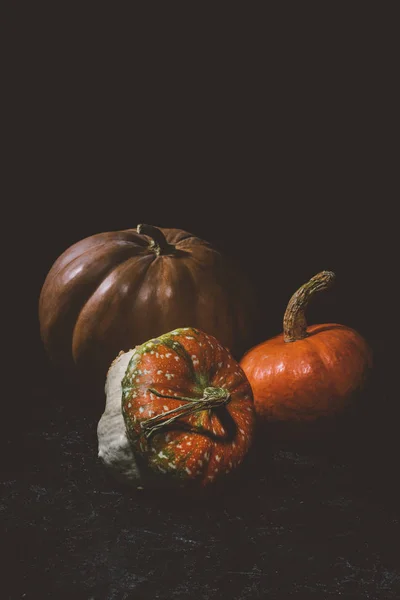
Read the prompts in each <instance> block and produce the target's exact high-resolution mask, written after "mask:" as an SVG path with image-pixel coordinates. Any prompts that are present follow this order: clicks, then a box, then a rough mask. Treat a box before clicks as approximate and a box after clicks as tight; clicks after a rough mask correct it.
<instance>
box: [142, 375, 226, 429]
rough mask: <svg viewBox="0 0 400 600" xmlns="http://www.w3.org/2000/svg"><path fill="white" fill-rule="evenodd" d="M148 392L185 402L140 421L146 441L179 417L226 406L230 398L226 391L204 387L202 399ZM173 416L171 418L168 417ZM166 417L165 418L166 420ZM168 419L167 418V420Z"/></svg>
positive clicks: (154, 391) (153, 391)
mask: <svg viewBox="0 0 400 600" xmlns="http://www.w3.org/2000/svg"><path fill="white" fill-rule="evenodd" d="M149 392H151V393H152V394H155V395H156V396H158V397H159V398H172V399H173V400H181V401H183V402H187V403H186V404H184V405H183V406H177V407H176V408H173V409H172V410H168V411H167V412H165V413H162V414H159V415H156V416H155V417H151V418H150V419H146V420H145V421H142V422H141V424H140V426H141V428H142V429H143V434H144V436H145V438H146V439H148V438H149V437H150V436H152V435H153V433H156V432H157V431H159V430H160V429H164V428H165V427H168V425H170V424H171V423H173V422H174V421H176V420H177V419H179V417H183V416H187V415H192V414H193V413H196V412H199V411H201V410H207V409H212V408H216V407H217V406H224V405H225V404H228V402H229V401H230V399H231V397H230V394H229V392H228V391H227V390H225V389H223V388H216V387H206V388H205V389H204V392H203V397H202V398H190V397H187V396H169V395H168V394H160V392H157V391H156V390H154V389H152V388H149ZM170 415H173V416H170ZM166 417H167V418H166ZM168 417H169V418H168Z"/></svg>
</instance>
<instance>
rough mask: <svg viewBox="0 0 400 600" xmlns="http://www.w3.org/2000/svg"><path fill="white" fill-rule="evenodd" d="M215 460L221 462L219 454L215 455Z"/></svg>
mask: <svg viewBox="0 0 400 600" xmlns="http://www.w3.org/2000/svg"><path fill="white" fill-rule="evenodd" d="M215 460H216V461H218V462H219V461H220V460H221V457H220V456H219V455H218V454H216V455H215Z"/></svg>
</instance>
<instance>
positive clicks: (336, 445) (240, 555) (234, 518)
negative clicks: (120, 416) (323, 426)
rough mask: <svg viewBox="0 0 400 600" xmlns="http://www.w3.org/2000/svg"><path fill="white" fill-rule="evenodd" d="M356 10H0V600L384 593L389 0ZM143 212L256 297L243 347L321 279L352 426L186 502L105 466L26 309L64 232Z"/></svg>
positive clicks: (392, 141)
mask: <svg viewBox="0 0 400 600" xmlns="http://www.w3.org/2000/svg"><path fill="white" fill-rule="evenodd" d="M355 7H356V5H352V8H353V10H354V12H353V13H352V12H351V10H350V7H349V6H345V5H341V7H340V8H336V7H333V6H330V7H329V8H327V7H325V8H324V10H325V12H324V11H322V10H321V8H320V7H317V6H314V7H313V9H312V10H311V9H310V10H309V14H305V11H304V7H303V8H302V9H301V10H299V9H298V8H297V7H295V5H286V6H285V7H282V12H281V14H279V15H278V14H273V11H272V10H271V9H270V12H269V14H267V11H266V10H265V7H264V10H261V8H260V7H259V6H258V5H256V6H255V5H249V6H245V5H241V6H240V7H233V6H231V5H229V7H228V6H219V10H218V9H217V8H216V7H214V6H211V5H209V6H208V8H200V7H199V6H197V7H195V8H193V7H191V10H189V9H188V8H187V7H186V6H183V5H179V6H178V5H175V6H174V7H171V6H169V7H168V9H166V8H165V7H162V6H161V5H154V6H152V7H151V8H150V10H149V11H148V13H147V14H142V13H140V14H139V10H138V9H136V10H137V12H136V14H135V15H133V16H132V17H131V16H129V17H128V15H124V14H123V12H122V11H121V9H120V7H113V8H112V10H111V9H110V8H108V9H106V8H103V9H102V8H99V7H97V6H96V9H94V8H93V11H92V12H90V14H89V13H88V14H84V13H83V11H79V10H77V9H75V12H74V11H73V10H72V9H71V8H67V7H64V9H63V10H58V12H56V11H55V10H54V9H50V8H49V7H47V8H46V10H44V9H42V8H38V7H35V8H34V10H32V9H31V8H28V7H25V8H24V9H20V10H19V12H18V14H15V15H13V16H11V18H10V19H9V22H8V27H7V30H8V31H7V33H8V34H9V35H8V36H7V40H6V52H5V69H4V73H3V85H2V87H3V96H4V99H5V110H4V111H3V125H4V130H5V135H4V137H3V143H4V149H5V155H6V159H5V162H4V164H3V172H4V178H3V179H4V181H5V183H6V187H5V192H4V200H5V201H4V204H3V216H4V218H3V240H4V241H5V242H6V243H5V251H4V261H3V262H4V271H3V273H4V282H6V285H5V287H4V290H5V291H4V292H3V301H5V310H4V322H5V325H6V328H5V332H6V337H5V340H7V346H6V350H5V352H6V354H7V357H8V359H10V360H8V361H7V363H6V368H5V374H4V379H5V380H6V381H5V383H9V384H10V388H9V390H8V391H7V392H6V393H5V402H4V405H5V406H4V408H3V420H2V429H3V435H2V443H3V445H4V449H3V450H2V454H1V455H2V465H3V469H2V473H3V477H2V483H1V485H2V488H3V492H4V493H3V494H2V500H1V504H0V508H1V514H2V516H3V519H2V527H3V535H2V540H3V542H4V555H5V559H6V562H5V571H4V574H5V578H4V589H5V592H4V594H5V595H4V597H5V598H12V599H14V598H22V597H26V598H47V597H49V598H64V597H65V598H72V597H74V598H87V599H89V598H96V599H97V598H101V599H102V598H105V599H114V598H116V599H119V598H121V599H122V598H138V599H139V600H141V599H142V598H143V599H147V598H150V597H151V598H160V599H168V600H169V599H175V598H177V599H186V598H191V599H196V600H197V599H199V600H200V599H202V600H203V599H204V600H209V599H210V600H211V599H214V598H220V597H221V596H222V595H223V594H224V593H226V595H227V597H229V598H231V599H232V600H234V599H238V600H239V598H240V599H249V600H252V599H257V598H265V597H268V598H269V599H274V598H276V599H278V598H279V599H286V598H289V597H292V596H296V597H298V598H303V597H304V598H308V599H312V600H313V599H314V598H315V600H320V599H321V600H325V599H326V598H332V599H336V598H346V599H351V598H371V599H380V598H384V599H391V598H398V597H400V550H399V543H398V539H399V511H398V505H399V494H398V489H397V479H398V457H399V451H400V447H399V446H400V444H399V441H398V426H397V423H398V417H399V409H398V393H397V392H396V390H395V388H394V386H392V384H391V381H392V378H393V375H392V373H393V369H395V366H396V365H395V357H396V354H395V353H394V352H393V345H392V338H393V337H395V329H396V322H395V313H396V303H397V300H396V298H397V296H396V295H395V294H394V291H393V290H394V286H395V283H396V263H395V257H396V253H395V249H394V246H395V244H394V240H395V239H396V221H395V212H394V206H395V202H396V200H398V197H399V195H398V189H399V188H398V173H397V172H396V169H397V170H398V139H399V137H398V134H399V129H398V94H397V85H398V81H397V80H398V76H397V73H398V56H399V48H398V41H397V36H396V35H395V32H394V31H392V24H393V23H394V22H395V19H394V15H392V14H390V8H389V5H385V6H380V7H379V10H377V11H376V12H374V11H373V10H371V11H370V12H369V9H368V8H366V7H365V6H364V5H362V8H361V5H359V7H358V8H359V9H360V8H361V10H356V9H355ZM264 11H265V12H264ZM143 12H144V11H143ZM140 222H144V223H151V224H153V225H158V226H163V227H178V228H182V229H186V230H188V231H190V232H192V233H194V234H197V235H198V236H199V237H203V238H204V239H207V240H208V241H210V242H212V243H213V244H214V245H215V246H216V247H218V248H219V249H220V250H221V251H222V252H224V253H226V254H227V255H230V256H231V257H233V258H234V259H235V260H236V261H237V263H238V266H239V267H241V268H243V269H244V270H245V271H247V273H248V275H249V276H250V279H251V281H252V284H253V285H254V286H255V288H256V290H257V293H258V296H259V299H260V304H261V305H262V307H263V318H262V322H261V324H260V329H259V341H261V340H263V339H266V338H268V337H270V336H272V335H275V334H276V333H279V332H280V331H281V322H282V316H283V312H284V309H285V307H286V303H287V301H288V299H289V297H290V295H291V294H292V293H293V292H294V291H295V290H296V289H297V288H298V287H299V285H301V284H302V283H304V281H306V280H307V279H309V278H310V277H311V276H312V275H314V274H316V273H317V272H319V271H320V270H323V269H329V270H333V271H334V272H335V273H336V275H337V281H336V284H335V287H334V288H333V289H332V290H331V291H330V292H329V293H326V294H324V295H321V296H320V298H319V299H318V301H316V302H314V303H313V304H312V305H311V306H310V309H309V312H308V318H309V322H310V323H316V322H325V321H330V322H339V323H344V324H346V325H349V326H351V327H354V328H355V329H357V330H358V331H359V332H360V333H361V334H362V335H364V337H365V338H366V339H367V340H368V342H369V343H370V345H371V347H372V349H373V352H374V357H375V366H374V371H373V378H372V380H371V383H370V387H369V389H368V391H367V392H366V394H365V397H364V404H363V408H362V410H361V412H360V414H359V415H358V418H357V420H356V421H355V422H354V423H353V424H352V426H351V427H348V428H347V429H346V430H343V431H341V432H338V434H337V436H336V437H335V439H334V440H330V442H329V444H327V445H326V444H323V443H322V442H321V443H320V444H319V445H315V444H314V445H309V446H307V445H306V447H304V446H302V447H283V446H281V447H280V446H278V447H274V448H271V449H269V448H266V447H262V448H260V452H259V454H258V455H257V457H256V458H254V457H253V458H252V459H251V460H252V462H250V465H249V469H248V473H247V475H246V476H244V479H243V480H240V481H239V482H238V483H237V486H236V487H234V488H233V489H231V488H230V489H229V490H228V491H227V492H226V493H223V494H221V495H219V496H218V498H214V499H213V500H208V501H207V502H206V503H205V504H203V503H202V502H196V500H193V501H191V503H189V504H188V503H183V504H182V502H180V501H179V500H178V499H176V500H175V501H171V500H168V501H167V499H165V502H164V503H163V501H162V499H161V501H160V499H157V500H158V501H155V500H154V499H151V498H148V497H145V496H143V497H139V498H137V497H136V496H132V495H131V494H128V493H127V492H126V491H125V490H121V489H120V488H119V487H118V486H116V485H115V484H114V482H112V481H110V480H109V479H108V478H107V477H106V475H105V474H104V473H103V470H102V468H101V465H99V464H98V462H97V459H96V451H97V448H96V424H97V421H98V419H99V417H100V413H101V411H100V412H98V410H99V409H98V406H99V405H98V399H93V398H90V397H87V396H82V395H80V394H79V392H78V391H77V390H76V389H75V388H73V387H69V386H68V384H67V383H66V382H64V381H61V380H60V379H59V378H58V376H57V374H56V373H54V371H53V370H52V368H51V366H50V365H49V363H48V360H47V357H46V356H45V354H44V351H43V348H42V344H41V341H40V335H39V325H38V319H37V303H38V297H39V293H40V289H41V286H42V285H43V282H44V279H45V276H46V274H47V272H48V270H49V269H50V267H51V265H52V264H53V262H54V261H55V259H56V258H57V257H58V256H59V255H60V254H61V252H63V251H64V250H65V249H66V248H67V247H69V246H70V245H71V244H73V243H74V242H76V241H78V240H80V239H82V238H84V237H86V236H88V235H91V234H93V233H98V232H101V231H111V230H117V229H125V228H129V227H135V226H136V225H137V224H138V223H140ZM3 330H4V328H3Z"/></svg>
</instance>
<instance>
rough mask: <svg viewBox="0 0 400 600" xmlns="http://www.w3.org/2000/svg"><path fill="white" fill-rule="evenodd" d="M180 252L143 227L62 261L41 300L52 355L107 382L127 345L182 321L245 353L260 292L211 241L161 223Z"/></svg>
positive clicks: (79, 248) (70, 252)
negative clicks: (154, 244)
mask: <svg viewBox="0 0 400 600" xmlns="http://www.w3.org/2000/svg"><path fill="white" fill-rule="evenodd" d="M160 230H161V232H162V233H163V234H164V236H165V238H166V240H167V242H168V243H169V244H171V245H173V246H175V249H176V250H175V252H174V253H171V254H165V255H160V256H157V255H156V254H155V252H154V251H153V250H151V248H150V247H149V239H148V237H147V236H144V235H141V234H139V233H138V232H137V230H136V229H127V230H123V231H114V232H108V233H100V234H97V235H93V236H90V237H88V238H86V239H84V240H82V241H79V242H78V243H76V244H74V245H73V246H71V247H70V248H68V249H67V250H66V251H65V252H64V253H63V254H62V255H61V256H60V257H59V258H58V259H57V260H56V262H55V263H54V265H53V266H52V268H51V269H50V271H49V273H48V275H47V278H46V280H45V282H44V285H43V288H42V291H41V294H40V300H39V322H40V332H41V337H42V340H43V343H44V346H45V348H46V350H47V353H48V355H49V357H50V358H51V360H52V361H53V362H54V363H55V364H56V365H58V366H60V367H62V368H64V369H66V370H69V369H71V368H73V369H74V370H75V369H77V370H78V371H80V372H82V373H85V374H86V375H88V376H89V378H92V379H93V380H96V381H97V382H101V384H103V382H104V378H105V376H106V373H107V369H108V367H109V365H110V364H111V362H112V360H113V359H114V358H115V356H116V355H117V354H118V352H119V351H121V350H128V349H129V348H132V347H134V346H136V345H139V344H142V343H143V342H144V341H146V340H148V339H151V338H153V337H156V336H158V335H161V334H163V333H165V332H166V331H171V330H172V329H175V328H177V327H183V326H187V327H189V326H190V327H197V328H199V329H201V330H202V331H205V332H206V333H209V334H210V335H213V336H215V337H216V338H217V339H218V340H219V341H220V342H221V343H222V344H223V345H225V346H226V347H228V348H229V349H230V351H231V352H232V353H233V354H234V355H235V356H239V355H240V354H241V353H242V352H243V351H244V350H245V349H246V348H248V347H249V345H251V343H252V335H253V331H254V325H253V323H254V315H255V299H254V295H253V294H252V292H251V290H250V289H249V285H248V282H247V280H246V279H244V277H243V275H242V274H240V273H239V272H238V271H237V269H236V268H235V267H234V266H233V265H232V263H231V262H230V261H228V260H227V259H226V258H225V257H223V256H222V255H221V254H220V253H219V252H218V251H216V250H215V249H213V248H212V247H211V245H210V244H209V243H207V242H205V241H204V240H201V239H200V238H197V237H195V236H193V235H191V234H190V233H188V232H186V231H182V230H179V229H163V228H160Z"/></svg>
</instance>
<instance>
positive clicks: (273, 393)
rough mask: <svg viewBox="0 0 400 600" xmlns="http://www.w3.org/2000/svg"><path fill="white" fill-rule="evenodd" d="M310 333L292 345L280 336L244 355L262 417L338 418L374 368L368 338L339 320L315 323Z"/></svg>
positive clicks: (296, 419)
mask: <svg viewBox="0 0 400 600" xmlns="http://www.w3.org/2000/svg"><path fill="white" fill-rule="evenodd" d="M307 334H308V335H307V337H305V338H303V339H300V340H296V341H294V342H289V343H287V342H285V341H284V338H283V334H281V335H278V336H276V337H274V338H272V339H270V340H267V341H266V342H263V343H261V344H259V345H257V346H256V347H254V348H252V349H251V350H250V351H249V352H247V353H246V354H245V356H244V357H243V358H242V360H241V362H240V365H241V367H242V369H243V370H244V372H245V373H246V376H247V378H248V380H249V382H250V384H251V387H252V390H253V395H254V405H255V409H256V413H257V415H258V417H259V419H260V420H261V421H264V422H266V421H271V422H273V421H275V422H277V421H281V422H290V421H291V422H312V421H315V420H316V419H318V418H320V417H331V416H335V415H337V414H340V413H341V412H342V411H343V410H344V409H345V408H346V406H347V405H348V404H349V402H350V401H351V398H352V396H353V394H354V392H356V391H357V390H359V389H360V388H362V386H363V383H364V381H365V379H366V376H367V374H368V370H369V369H370V367H371V366H372V356H371V350H370V348H369V346H368V344H367V343H366V341H365V340H364V339H363V338H362V336H360V335H359V334H358V333H357V332H356V331H354V330H353V329H351V328H349V327H346V326H344V325H338V324H334V323H328V324H323V325H311V326H309V327H308V328H307Z"/></svg>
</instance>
